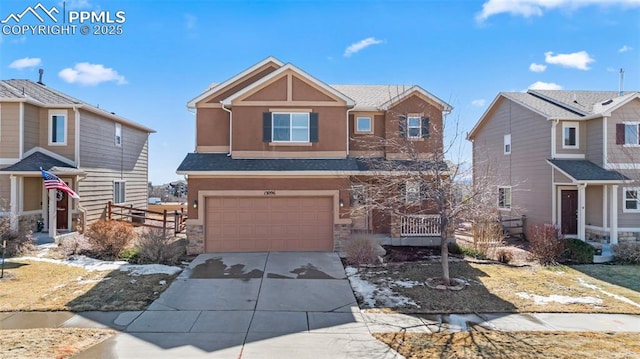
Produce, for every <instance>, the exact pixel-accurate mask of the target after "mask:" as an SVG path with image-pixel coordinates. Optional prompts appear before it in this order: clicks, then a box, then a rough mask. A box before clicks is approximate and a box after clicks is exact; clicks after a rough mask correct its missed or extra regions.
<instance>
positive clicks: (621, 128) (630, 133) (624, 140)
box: [616, 122, 640, 146]
mask: <svg viewBox="0 0 640 359" xmlns="http://www.w3.org/2000/svg"><path fill="white" fill-rule="evenodd" d="M616 144H617V145H625V146H640V122H624V123H618V124H616Z"/></svg>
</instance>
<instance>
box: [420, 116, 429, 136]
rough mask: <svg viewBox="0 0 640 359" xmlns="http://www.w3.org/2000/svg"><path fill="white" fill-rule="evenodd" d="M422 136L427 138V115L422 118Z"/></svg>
mask: <svg viewBox="0 0 640 359" xmlns="http://www.w3.org/2000/svg"><path fill="white" fill-rule="evenodd" d="M421 125H422V138H429V135H430V133H429V117H423V118H422V124H421Z"/></svg>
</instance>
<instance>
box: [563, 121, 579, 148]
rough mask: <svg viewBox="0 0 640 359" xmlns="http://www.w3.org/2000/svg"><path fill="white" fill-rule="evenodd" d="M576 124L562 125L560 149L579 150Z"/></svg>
mask: <svg viewBox="0 0 640 359" xmlns="http://www.w3.org/2000/svg"><path fill="white" fill-rule="evenodd" d="M578 139H579V133H578V123H577V122H563V123H562V148H580V143H579V140H578Z"/></svg>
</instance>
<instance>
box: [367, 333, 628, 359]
mask: <svg viewBox="0 0 640 359" xmlns="http://www.w3.org/2000/svg"><path fill="white" fill-rule="evenodd" d="M374 336H375V337H376V338H377V339H378V340H381V341H382V342H384V343H385V344H387V345H389V346H390V347H391V348H393V349H394V350H396V351H398V352H399V353H400V354H402V355H404V356H405V357H406V358H492V359H493V358H509V359H511V358H547V359H552V358H594V359H595V358H598V359H599V358H638V357H640V341H638V334H637V333H613V334H611V333H592V332H589V333H584V332H581V333H574V332H498V331H472V332H460V333H434V334H421V333H385V334H374Z"/></svg>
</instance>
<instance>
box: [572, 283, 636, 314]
mask: <svg viewBox="0 0 640 359" xmlns="http://www.w3.org/2000/svg"><path fill="white" fill-rule="evenodd" d="M578 282H579V283H580V285H582V286H583V287H587V288H589V289H593V290H597V291H598V292H600V293H602V294H604V295H608V296H609V297H612V298H615V299H617V300H619V301H621V302H624V303H627V304H631V305H633V306H636V307H638V308H640V304H638V303H636V302H634V301H632V300H631V299H629V298H626V297H623V296H621V295H617V294H614V293H609V292H607V291H606V290H604V289H602V288H600V287H598V286H597V285H595V284H589V283H587V282H586V281H585V280H584V279H582V278H578Z"/></svg>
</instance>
